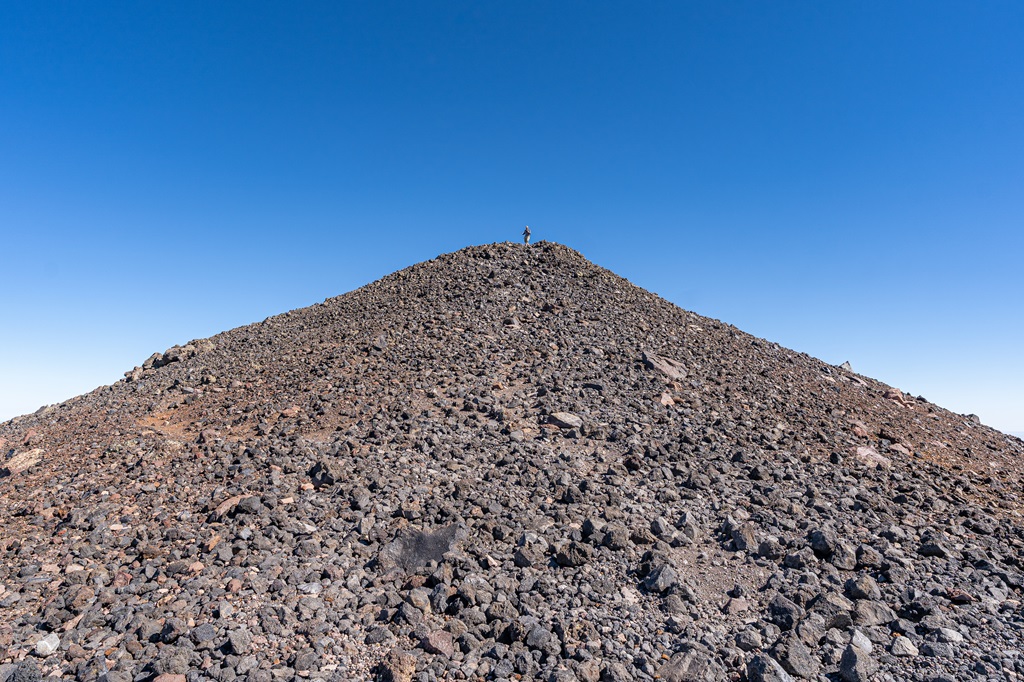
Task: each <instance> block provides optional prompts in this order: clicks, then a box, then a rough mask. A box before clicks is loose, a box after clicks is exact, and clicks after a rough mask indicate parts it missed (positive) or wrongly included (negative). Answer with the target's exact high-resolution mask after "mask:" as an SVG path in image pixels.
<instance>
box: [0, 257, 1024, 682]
mask: <svg viewBox="0 0 1024 682" xmlns="http://www.w3.org/2000/svg"><path fill="white" fill-rule="evenodd" d="M1022 453H1024V443H1022V442H1021V441H1020V440H1018V439H1016V438H1013V437H1010V436H1007V435H1005V434H1002V433H999V432H998V431H995V430H992V429H990V428H987V427H984V426H982V425H980V424H979V423H977V420H976V419H974V418H971V417H968V416H963V415H957V414H953V413H950V412H948V411H946V410H944V409H942V408H940V407H938V406H935V405H932V404H930V403H929V402H928V401H927V400H925V399H924V398H921V397H913V396H910V395H906V394H904V393H903V392H901V391H899V390H896V389H893V388H890V387H888V386H885V385H883V384H880V383H878V382H876V381H874V380H871V379H869V378H866V377H862V376H858V375H856V374H854V373H852V372H851V371H848V370H847V369H843V368H839V367H835V366H831V365H827V364H825V363H823V362H821V361H819V360H816V359H814V358H811V357H808V356H806V355H803V354H800V353H796V352H793V351H790V350H787V349H785V348H781V347H780V346H778V345H777V344H774V343H771V342H768V341H765V340H763V339H757V338H754V337H752V336H749V335H748V334H745V333H743V332H741V331H739V330H737V329H736V328H734V327H732V326H730V325H727V324H723V323H721V322H718V321H716V320H711V319H707V318H704V317H701V316H699V315H696V314H693V313H690V312H687V311H685V310H682V309H680V308H678V307H676V306H674V305H671V304H669V303H668V302H666V301H664V300H662V299H659V298H658V297H657V296H654V295H653V294H650V293H648V292H646V291H643V290H642V289H639V288H637V287H635V286H633V285H632V284H630V283H629V282H627V281H626V280H624V279H621V278H619V277H617V276H615V275H614V274H612V273H610V272H608V271H607V270H604V269H602V268H600V267H597V266H595V265H593V264H591V263H589V262H588V261H587V260H585V259H584V258H583V257H582V256H581V255H580V254H578V253H576V252H575V251H572V250H571V249H568V248H566V247H564V246H560V245H557V244H550V243H543V242H542V243H541V244H538V245H535V246H532V247H526V246H521V245H512V244H495V245H489V246H481V247H473V248H468V249H465V250H463V251H460V252H458V253H454V254H448V255H445V256H441V257H439V258H437V259H435V260H432V261H429V262H426V263H421V264H419V265H415V266H413V267H410V268H408V269H406V270H403V271H401V272H397V273H395V274H393V275H390V276H388V277H385V278H384V279H382V280H380V281H378V282H375V283H373V284H370V285H368V286H365V287H363V288H361V289H359V290H357V291H354V292H351V293H349V294H346V295H344V296H340V297H338V298H333V299H329V300H327V301H325V302H323V303H320V304H317V305H314V306H311V307H309V308H305V309H302V310H296V311H292V312H290V313H286V314H284V315H280V316H277V317H273V318H270V319H268V320H265V321H264V322H261V323H257V324H253V325H250V326H247V327H241V328H238V329H234V330H231V331H228V332H225V333H223V334H219V335H217V336H215V337H213V338H210V339H203V340H198V341H193V342H191V343H189V344H185V345H183V346H177V347H175V348H172V349H170V350H168V351H167V352H165V353H160V354H155V355H154V356H153V357H151V358H150V359H149V360H147V361H146V362H145V363H144V364H143V365H142V366H141V367H137V368H135V369H134V370H133V371H131V372H128V373H127V374H126V377H125V379H124V380H122V381H119V382H118V383H116V384H114V385H112V386H108V387H104V388H100V389H97V390H96V391H93V392H92V393H90V394H88V395H84V396H80V397H78V398H75V399H73V400H70V401H68V402H66V403H64V404H62V405H57V406H53V407H48V408H45V409H42V410H40V411H39V412H37V413H36V414H34V415H30V416H26V417H21V418H17V419H14V420H12V421H10V422H7V423H4V424H2V425H0V467H2V468H0V559H2V560H0V682H7V681H8V680H15V681H17V682H21V681H29V680H36V679H39V678H40V677H52V678H62V679H72V678H73V679H78V680H97V679H103V680H107V681H108V682H127V681H130V680H139V681H142V680H149V679H158V680H160V681H161V682H174V681H175V680H178V681H181V680H188V682H192V681H193V680H197V679H200V678H202V679H206V678H212V679H216V680H223V681H225V682H230V681H231V680H246V681H247V682H280V681H283V680H290V679H293V678H296V677H298V678H303V679H309V680H363V679H374V678H378V679H384V680H422V681H423V682H432V681H433V680H478V679H486V680H533V679H542V680H557V681H559V682H573V681H580V682H596V681H598V680H607V681H620V680H622V681H625V680H654V679H659V680H668V681H670V682H671V681H681V680H700V681H710V680H749V681H751V682H756V681H761V680H788V679H798V680H799V679H807V680H826V679H827V680H845V681H847V682H851V681H859V680H932V681H939V680H1014V679H1024V656H1022V653H1021V652H1022V650H1024V642H1022V641H1021V637H1022V634H1024V633H1022V612H1021V601H1020V600H1021V587H1022V585H1024V575H1022V570H1024V569H1022V561H1024V552H1022V549H1024V538H1022V534H1021V517H1020V511H1021V506H1022V501H1021V494H1022V489H1021V472H1020V457H1021V455H1022Z"/></svg>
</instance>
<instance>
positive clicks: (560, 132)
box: [0, 0, 1024, 432]
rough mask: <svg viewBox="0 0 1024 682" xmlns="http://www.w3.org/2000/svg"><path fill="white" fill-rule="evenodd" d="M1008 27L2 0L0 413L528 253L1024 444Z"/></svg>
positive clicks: (1019, 13) (1010, 16)
mask: <svg viewBox="0 0 1024 682" xmlns="http://www.w3.org/2000/svg"><path fill="white" fill-rule="evenodd" d="M1022 36H1024V3H1021V2H1019V1H1018V0H1014V1H1012V2H999V1H993V2H983V3H979V2H975V1H973V0H972V1H969V2H955V3H954V2H942V1H936V0H929V1H928V2H896V3H894V2H889V1H885V2H848V3H836V2H819V3H811V2H801V3H797V2H783V3H767V2H728V3H723V2H718V1H714V2H658V3H654V2H629V3H624V2H614V3H612V2H596V1H592V0H588V1H586V2H569V1H564V2H528V1H526V2H523V1H516V2H488V3H469V2H444V3H426V2H383V1H378V0H374V1H373V2H323V3H315V2H308V3H260V2H215V3H211V2H192V3H189V2H174V3H137V2H131V3H128V2H125V3H122V2H103V3H78V2H49V3H39V2H26V3H14V2H8V3H2V4H0V263H2V265H3V275H4V276H3V278H2V280H0V418H8V417H12V416H14V415H16V414H20V413H24V412H30V411H34V410H35V409H36V408H38V407H39V406H40V405H42V404H47V403H54V402H59V401H61V400H64V399H67V398H69V397H71V396H73V395H76V394H78V393H82V392H85V391H88V390H91V389H92V388H95V387H96V386H98V385H101V384H107V383H111V382H113V381H115V380H117V379H118V378H120V377H121V375H122V373H123V372H124V371H126V370H129V369H131V368H132V367H133V366H134V365H137V364H141V363H142V361H143V360H144V359H145V358H146V357H147V356H148V355H150V354H151V353H152V352H154V351H162V350H164V349H166V348H167V347H168V346H171V345H173V344H175V343H183V342H185V341H188V340H190V339H192V338H198V337H205V336H209V335H212V334H214V333H216V332H219V331H222V330H225V329H229V328H232V327H235V326H238V325H242V324H247V323H250V322H254V321H257V320H260V319H263V318H265V317H267V316H269V315H272V314H276V313H279V312H283V311H285V310H288V309H291V308H296V307H301V306H305V305H309V304H311V303H314V302H316V301H320V300H323V299H324V298H327V297H329V296H334V295H337V294H340V293H343V292H345V291H348V290H351V289H353V288H355V287H358V286H360V285H362V284H365V283H367V282H369V281H372V280H374V279H376V278H378V277H380V276H382V275H385V274H387V273H389V272H392V271H394V270H397V269H399V268H402V267H405V266H407V265H410V264H412V263H414V262H418V261H422V260H426V259H429V258H432V257H433V256H435V255H437V254H439V253H442V252H446V251H453V250H456V249H459V248H461V247H463V246H467V245H470V244H479V243H486V242H493V241H502V240H518V239H519V233H520V231H521V230H522V227H523V225H525V224H529V225H530V226H531V228H532V229H533V233H534V239H535V240H538V239H549V240H554V241H558V242H562V243H564V244H567V245H569V246H572V247H574V248H577V249H579V250H580V251H582V252H583V253H584V255H586V256H587V257H588V258H590V259H591V260H592V261H594V262H596V263H598V264H600V265H603V266H605V267H608V268H610V269H612V270H614V271H616V272H617V273H619V274H621V275H623V276H625V277H628V278H629V279H631V280H632V281H633V282H635V283H636V284H639V285H641V286H643V287H645V288H647V289H649V290H652V291H655V292H657V293H658V294H660V295H662V296H664V297H665V298H667V299H669V300H671V301H673V302H675V303H677V304H679V305H681V306H683V307H684V308H687V309H690V310H693V311H695V312H698V313H701V314H704V315H709V316H712V317H716V318H719V319H722V320H724V321H726V322H729V323H731V324H734V325H736V326H737V327H739V328H741V329H743V330H745V331H748V332H751V333H753V334H756V335H757V336H762V337H766V338H768V339H771V340H773V341H777V342H779V343H781V344H783V345H785V346H789V347H791V348H794V349H797V350H800V351H804V352H806V353H809V354H811V355H814V356H817V357H820V358H822V359H823V360H825V361H827V362H831V363H836V364H838V363H841V362H843V361H844V360H849V361H850V362H851V363H852V364H853V367H854V369H855V370H856V371H858V372H860V373H863V374H866V375H869V376H872V377H875V378H877V379H880V380H882V381H885V382H887V383H890V384H893V385H895V386H898V387H899V388H902V389H904V390H907V391H910V392H911V393H913V394H915V395H924V396H925V397H926V398H928V399H929V400H931V401H933V402H936V403H939V404H940V405H943V406H945V407H948V408H950V409H953V410H955V411H957V412H963V413H976V414H978V415H980V416H981V418H982V420H983V421H984V422H985V423H987V424H990V425H992V426H996V427H998V428H1001V429H1003V430H1006V431H1017V432H1024V359H1022V356H1021V348H1022V345H1024V344H1022V337H1024V302H1022V296H1024V274H1022V273H1024V267H1022V266H1024V249H1022V247H1024V238H1022V230H1021V227H1022V220H1024V38H1022Z"/></svg>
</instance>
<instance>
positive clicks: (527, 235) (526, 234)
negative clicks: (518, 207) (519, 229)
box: [523, 225, 530, 246]
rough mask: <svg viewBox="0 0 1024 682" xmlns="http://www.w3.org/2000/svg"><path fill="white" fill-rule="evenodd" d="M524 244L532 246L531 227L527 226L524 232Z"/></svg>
mask: <svg viewBox="0 0 1024 682" xmlns="http://www.w3.org/2000/svg"><path fill="white" fill-rule="evenodd" d="M523 243H524V244H526V245H527V246H529V245H530V226H529V225H527V226H526V229H525V230H523Z"/></svg>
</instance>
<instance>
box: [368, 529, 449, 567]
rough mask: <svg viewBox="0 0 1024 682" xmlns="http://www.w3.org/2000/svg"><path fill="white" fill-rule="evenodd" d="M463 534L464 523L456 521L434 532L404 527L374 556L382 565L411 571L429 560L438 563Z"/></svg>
mask: <svg viewBox="0 0 1024 682" xmlns="http://www.w3.org/2000/svg"><path fill="white" fill-rule="evenodd" d="M466 536H467V531H466V528H465V526H462V525H460V524H457V523H453V524H451V525H448V526H445V527H444V528H440V529H438V530H435V531H433V532H429V531H423V530H406V531H403V532H402V533H401V534H400V535H399V536H398V537H397V538H395V539H394V540H393V541H392V542H390V543H389V544H388V545H386V546H385V547H384V549H382V550H381V552H380V555H379V556H378V557H377V560H378V561H379V562H380V564H381V565H382V566H384V567H385V568H392V567H397V568H401V569H402V570H404V571H407V572H412V571H415V570H417V569H419V568H422V567H423V566H426V565H427V564H428V563H430V562H431V561H433V562H436V563H441V562H442V561H444V555H445V554H447V553H448V552H450V551H451V550H452V549H453V548H454V547H455V545H456V544H457V543H458V542H460V541H461V540H464V539H465V538H466Z"/></svg>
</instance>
